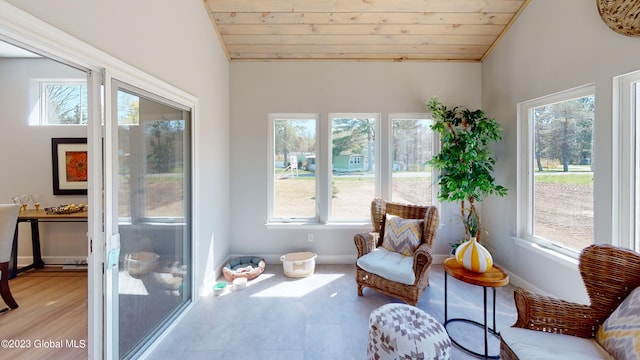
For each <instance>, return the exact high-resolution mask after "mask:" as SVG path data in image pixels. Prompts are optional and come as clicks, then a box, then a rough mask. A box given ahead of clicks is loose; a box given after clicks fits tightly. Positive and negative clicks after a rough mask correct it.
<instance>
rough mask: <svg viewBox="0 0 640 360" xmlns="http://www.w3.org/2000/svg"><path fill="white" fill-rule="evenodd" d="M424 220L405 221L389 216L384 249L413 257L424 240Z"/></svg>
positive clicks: (383, 240) (383, 243) (385, 228)
mask: <svg viewBox="0 0 640 360" xmlns="http://www.w3.org/2000/svg"><path fill="white" fill-rule="evenodd" d="M423 223H424V220H415V219H403V218H401V217H399V216H395V215H387V218H386V220H385V225H384V238H383V239H382V247H384V248H385V249H387V250H389V251H393V252H397V253H400V254H402V255H404V256H411V255H413V253H414V251H416V249H417V248H418V246H419V245H420V242H421V240H422V226H423Z"/></svg>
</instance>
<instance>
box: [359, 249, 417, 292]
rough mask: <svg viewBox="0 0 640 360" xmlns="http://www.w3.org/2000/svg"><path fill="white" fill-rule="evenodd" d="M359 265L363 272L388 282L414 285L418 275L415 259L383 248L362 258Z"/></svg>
mask: <svg viewBox="0 0 640 360" xmlns="http://www.w3.org/2000/svg"><path fill="white" fill-rule="evenodd" d="M357 264H358V266H360V268H362V270H364V271H367V272H370V273H373V274H376V275H378V276H381V277H383V278H385V279H387V280H391V281H395V282H399V283H402V284H407V285H413V283H415V281H416V274H414V273H413V257H412V256H402V255H401V254H398V253H396V252H391V251H388V250H387V249H385V248H383V247H378V248H377V249H374V250H373V251H372V252H370V253H368V254H366V255H363V256H361V257H360V258H358V261H357Z"/></svg>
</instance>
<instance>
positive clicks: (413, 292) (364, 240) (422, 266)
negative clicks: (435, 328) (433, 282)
mask: <svg viewBox="0 0 640 360" xmlns="http://www.w3.org/2000/svg"><path fill="white" fill-rule="evenodd" d="M386 214H389V215H396V216H399V217H402V218H405V219H423V220H424V226H423V234H422V239H421V241H422V242H421V244H420V245H419V246H418V248H417V249H416V251H415V252H414V254H413V271H414V273H415V282H414V284H413V285H406V284H402V283H398V282H394V281H390V280H387V279H385V278H383V277H381V276H378V275H376V274H373V273H370V272H367V271H365V270H363V269H362V268H360V267H359V266H358V265H357V264H356V283H357V284H358V295H360V296H363V293H362V290H363V289H364V288H365V287H369V288H372V289H375V290H377V291H379V292H381V293H383V294H386V295H389V296H393V297H395V298H398V299H401V300H403V301H404V302H406V303H407V304H409V305H414V306H415V305H416V304H417V303H418V301H419V300H420V296H422V293H424V291H425V290H426V288H427V286H429V268H430V267H431V263H432V261H433V259H432V250H431V247H432V245H433V241H434V239H435V237H436V231H437V229H438V224H439V221H440V216H439V214H438V208H436V207H435V206H417V205H408V204H399V203H393V202H386V201H385V200H383V199H380V198H376V199H374V200H373V201H372V202H371V222H372V224H373V232H369V233H360V234H356V235H355V236H354V238H353V240H354V242H355V245H356V248H357V250H358V258H360V257H361V256H363V255H365V254H367V253H369V252H371V251H373V249H375V248H377V247H379V246H381V245H382V240H383V239H384V225H385V219H386Z"/></svg>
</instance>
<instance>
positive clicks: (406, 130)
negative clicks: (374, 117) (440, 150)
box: [389, 114, 435, 205]
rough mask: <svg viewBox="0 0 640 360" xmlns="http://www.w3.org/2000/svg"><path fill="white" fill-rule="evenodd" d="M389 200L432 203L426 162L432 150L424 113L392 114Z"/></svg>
mask: <svg viewBox="0 0 640 360" xmlns="http://www.w3.org/2000/svg"><path fill="white" fill-rule="evenodd" d="M389 119H390V121H391V161H392V163H391V171H392V173H391V189H392V191H391V199H392V200H393V201H398V202H407V203H412V204H425V205H432V204H434V203H435V202H434V200H433V196H434V191H433V179H434V176H433V173H432V171H433V170H432V168H431V166H428V165H427V162H428V161H429V160H430V159H431V157H432V156H433V152H434V136H433V131H431V124H432V123H433V121H432V120H431V119H429V118H428V117H427V115H426V114H403V115H399V114H392V115H390V116H389Z"/></svg>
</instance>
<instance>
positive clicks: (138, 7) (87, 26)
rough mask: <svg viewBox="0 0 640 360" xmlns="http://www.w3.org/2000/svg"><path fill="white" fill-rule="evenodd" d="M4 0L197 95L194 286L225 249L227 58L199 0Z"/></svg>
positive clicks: (227, 132)
mask: <svg viewBox="0 0 640 360" xmlns="http://www.w3.org/2000/svg"><path fill="white" fill-rule="evenodd" d="M8 2H9V3H11V4H14V5H15V6H17V7H19V8H21V9H23V10H25V11H26V12H29V13H31V14H32V15H34V16H36V17H38V18H40V19H42V20H44V21H46V22H47V23H49V24H51V25H53V26H55V27H58V28H60V29H62V30H63V31H65V32H67V33H69V34H70V35H72V36H74V37H76V38H78V39H80V40H83V41H84V42H86V43H88V44H90V45H92V46H94V47H96V48H98V49H100V50H102V51H104V52H106V53H108V54H110V55H112V56H114V57H116V58H118V59H120V60H123V61H125V62H127V63H129V64H131V65H132V66H134V67H137V68H138V69H140V70H142V71H144V72H146V73H148V74H150V75H153V76H155V77H157V78H159V79H161V80H163V81H165V82H167V83H170V84H172V85H174V86H176V87H177V88H179V89H182V90H184V91H185V92H187V93H190V94H192V95H194V96H197V97H198V99H199V107H198V108H197V109H196V117H197V123H196V124H195V126H194V131H195V144H196V148H195V154H194V156H195V165H196V166H195V171H196V173H195V176H196V179H195V181H196V184H197V188H196V189H195V211H194V218H195V220H196V228H195V229H194V233H193V239H194V243H195V246H196V249H197V254H196V263H197V265H198V268H196V269H195V273H196V284H195V286H196V287H198V286H199V285H201V284H202V283H203V282H204V281H206V280H209V279H208V277H210V275H211V274H212V272H211V271H212V270H213V269H214V268H216V267H218V266H220V263H221V262H222V260H223V259H224V258H225V257H226V255H227V254H228V252H229V215H228V209H229V201H230V200H229V176H228V173H229V170H228V169H229V95H228V91H229V65H228V61H227V59H226V57H225V55H224V52H223V51H222V49H221V47H220V45H219V44H218V40H217V35H216V33H215V31H214V29H213V27H212V26H211V23H210V20H209V17H208V14H207V12H206V10H205V8H204V6H203V4H202V2H201V1H199V0H189V1H180V2H176V1H172V0H154V1H151V0H140V1H133V2H132V1H127V0H110V1H83V0H60V1H55V2H34V1H29V0H10V1H8ZM214 235H215V236H214Z"/></svg>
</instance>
